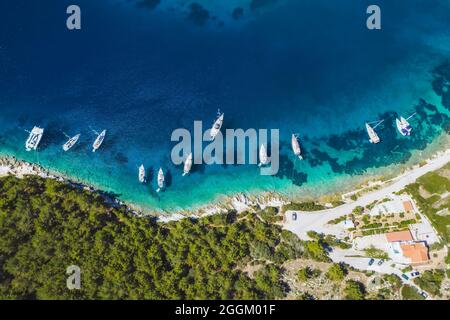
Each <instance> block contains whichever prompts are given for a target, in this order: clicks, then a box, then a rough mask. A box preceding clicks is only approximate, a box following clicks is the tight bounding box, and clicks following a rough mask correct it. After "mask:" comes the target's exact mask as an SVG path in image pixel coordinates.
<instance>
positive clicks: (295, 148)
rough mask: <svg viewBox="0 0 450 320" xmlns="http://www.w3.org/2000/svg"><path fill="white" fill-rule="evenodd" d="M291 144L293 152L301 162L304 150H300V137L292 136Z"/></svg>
mask: <svg viewBox="0 0 450 320" xmlns="http://www.w3.org/2000/svg"><path fill="white" fill-rule="evenodd" d="M291 144H292V151H294V154H295V155H296V156H297V157H298V158H299V159H300V160H303V157H302V155H301V153H302V150H301V149H300V143H299V142H298V136H297V135H296V134H293V135H292V139H291Z"/></svg>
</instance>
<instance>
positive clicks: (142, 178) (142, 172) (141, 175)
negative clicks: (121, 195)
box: [139, 164, 145, 183]
mask: <svg viewBox="0 0 450 320" xmlns="http://www.w3.org/2000/svg"><path fill="white" fill-rule="evenodd" d="M139 182H140V183H144V182H145V167H144V165H143V164H141V166H140V167H139Z"/></svg>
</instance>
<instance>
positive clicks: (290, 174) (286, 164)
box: [275, 155, 308, 186]
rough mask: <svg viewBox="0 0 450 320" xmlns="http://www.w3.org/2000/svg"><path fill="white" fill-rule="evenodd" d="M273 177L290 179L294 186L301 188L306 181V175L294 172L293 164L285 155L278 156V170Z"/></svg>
mask: <svg viewBox="0 0 450 320" xmlns="http://www.w3.org/2000/svg"><path fill="white" fill-rule="evenodd" d="M275 176H276V177H277V178H280V179H283V178H287V179H290V180H291V181H292V183H293V184H295V185H296V186H301V185H302V184H304V183H306V181H307V180H308V175H307V174H306V173H304V172H298V171H297V170H295V168H294V163H293V162H292V161H291V160H290V159H289V158H288V157H287V156H286V155H280V169H279V170H278V173H277V174H276V175H275Z"/></svg>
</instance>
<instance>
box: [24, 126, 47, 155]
mask: <svg viewBox="0 0 450 320" xmlns="http://www.w3.org/2000/svg"><path fill="white" fill-rule="evenodd" d="M43 135H44V129H42V128H39V127H34V128H33V130H31V132H30V135H29V136H28V139H27V141H26V142H25V149H26V150H27V151H31V150H36V149H37V147H38V146H39V143H40V142H41V139H42V136H43Z"/></svg>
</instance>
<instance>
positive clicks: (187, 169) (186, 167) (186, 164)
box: [183, 152, 192, 177]
mask: <svg viewBox="0 0 450 320" xmlns="http://www.w3.org/2000/svg"><path fill="white" fill-rule="evenodd" d="M191 169H192V152H191V153H189V155H188V156H187V158H186V161H185V162H184V169H183V177H184V176H185V175H187V174H188V173H189V172H190V171H191Z"/></svg>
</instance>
